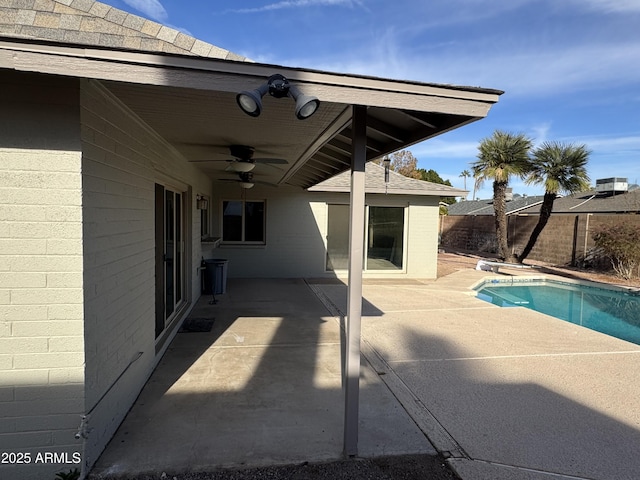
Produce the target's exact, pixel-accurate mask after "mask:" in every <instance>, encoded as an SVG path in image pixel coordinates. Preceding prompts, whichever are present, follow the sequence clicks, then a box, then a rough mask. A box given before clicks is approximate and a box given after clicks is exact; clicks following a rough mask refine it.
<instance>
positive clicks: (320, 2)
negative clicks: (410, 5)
mask: <svg viewBox="0 0 640 480" xmlns="http://www.w3.org/2000/svg"><path fill="white" fill-rule="evenodd" d="M327 6H328V7H333V6H338V7H355V6H360V7H363V4H362V2H361V1H360V0H284V1H281V2H276V3H270V4H267V5H263V6H262V7H254V8H239V9H233V10H228V11H229V12H233V13H259V12H267V11H270V10H281V9H284V8H305V7H327Z"/></svg>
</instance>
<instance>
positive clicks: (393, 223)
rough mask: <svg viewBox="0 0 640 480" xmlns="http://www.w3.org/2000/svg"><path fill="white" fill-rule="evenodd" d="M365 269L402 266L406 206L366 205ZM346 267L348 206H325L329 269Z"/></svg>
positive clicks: (398, 268) (388, 268) (347, 256)
mask: <svg viewBox="0 0 640 480" xmlns="http://www.w3.org/2000/svg"><path fill="white" fill-rule="evenodd" d="M365 242H366V247H367V248H366V249H365V252H364V253H365V258H364V262H365V263H364V269H365V270H395V271H401V270H402V269H403V268H404V243H405V208H404V207H367V216H366V225H365ZM348 267H349V205H328V225H327V265H326V268H327V270H328V271H333V270H346V269H347V268H348Z"/></svg>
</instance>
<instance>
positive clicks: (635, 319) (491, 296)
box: [477, 281, 640, 345]
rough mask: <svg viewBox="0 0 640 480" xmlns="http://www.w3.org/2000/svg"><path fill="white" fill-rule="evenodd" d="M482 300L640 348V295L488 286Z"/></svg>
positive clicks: (539, 285) (540, 284)
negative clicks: (574, 325) (521, 310)
mask: <svg viewBox="0 0 640 480" xmlns="http://www.w3.org/2000/svg"><path fill="white" fill-rule="evenodd" d="M477 296H478V298H480V299H482V300H485V301H487V302H491V303H493V304H494V305H499V306H501V307H525V308H529V309H531V310H535V311H536V312H541V313H545V314H547V315H551V316H553V317H556V318H559V319H561V320H565V321H567V322H571V323H575V324H577V325H582V326H583V327H586V328H590V329H591V330H595V331H597V332H602V333H606V334H607V335H611V336H614V337H617V338H621V339H622V340H627V341H629V342H633V343H636V344H638V345H640V295H637V294H634V293H627V292H620V291H617V290H608V289H604V288H595V287H590V286H585V285H574V284H566V283H561V282H551V281H537V282H531V281H529V282H526V283H525V282H523V283H518V282H513V283H485V284H484V285H482V286H481V288H480V289H479V290H478V294H477Z"/></svg>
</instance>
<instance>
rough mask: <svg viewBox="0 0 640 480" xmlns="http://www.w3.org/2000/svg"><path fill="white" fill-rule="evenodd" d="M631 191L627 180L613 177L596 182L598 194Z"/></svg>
mask: <svg viewBox="0 0 640 480" xmlns="http://www.w3.org/2000/svg"><path fill="white" fill-rule="evenodd" d="M627 190H629V184H628V183H627V179H626V178H620V177H613V178H601V179H599V180H596V192H598V193H622V192H626V191H627Z"/></svg>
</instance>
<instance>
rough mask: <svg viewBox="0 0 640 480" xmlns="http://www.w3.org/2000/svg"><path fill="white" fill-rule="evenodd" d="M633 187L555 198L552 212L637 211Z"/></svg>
mask: <svg viewBox="0 0 640 480" xmlns="http://www.w3.org/2000/svg"><path fill="white" fill-rule="evenodd" d="M633 187H634V186H631V187H630V188H629V191H628V192H624V193H618V194H616V195H611V194H604V193H600V192H597V191H596V190H590V191H587V192H580V193H575V194H573V195H569V196H567V197H561V198H557V199H556V201H555V202H554V204H553V213H554V214H569V213H570V214H574V215H575V214H578V213H638V212H640V188H633ZM636 187H637V186H636ZM520 213H522V214H529V215H537V214H538V213H539V212H538V211H536V210H534V209H525V210H522V212H520Z"/></svg>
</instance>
